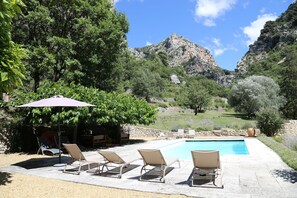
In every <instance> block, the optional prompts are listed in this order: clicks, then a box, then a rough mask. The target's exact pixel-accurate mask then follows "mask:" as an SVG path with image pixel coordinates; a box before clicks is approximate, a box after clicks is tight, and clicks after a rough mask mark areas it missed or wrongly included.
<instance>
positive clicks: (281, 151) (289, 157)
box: [258, 134, 297, 170]
mask: <svg viewBox="0 0 297 198" xmlns="http://www.w3.org/2000/svg"><path fill="white" fill-rule="evenodd" d="M258 139H259V140H260V141H261V142H263V143H264V144H265V145H266V146H268V147H269V148H271V149H272V150H273V151H274V152H276V153H277V154H278V155H279V156H280V157H281V158H282V160H283V161H284V162H285V163H286V164H287V165H288V166H290V167H291V168H293V169H294V170H297V152H295V151H293V150H291V149H289V148H288V147H286V146H285V145H283V144H282V143H279V142H276V141H275V140H274V139H273V138H271V137H267V136H265V135H264V134H261V135H259V136H258Z"/></svg>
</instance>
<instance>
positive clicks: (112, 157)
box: [98, 150, 141, 178]
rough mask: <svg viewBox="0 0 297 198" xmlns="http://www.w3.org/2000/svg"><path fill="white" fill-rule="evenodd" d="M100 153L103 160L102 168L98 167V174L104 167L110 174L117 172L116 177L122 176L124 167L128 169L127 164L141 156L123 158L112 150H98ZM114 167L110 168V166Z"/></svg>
mask: <svg viewBox="0 0 297 198" xmlns="http://www.w3.org/2000/svg"><path fill="white" fill-rule="evenodd" d="M98 153H99V154H100V155H102V156H103V157H104V160H105V162H104V163H103V164H102V168H101V170H100V168H99V174H102V173H103V172H104V168H106V171H107V172H109V173H111V174H117V177H118V178H122V174H123V171H124V169H128V165H130V164H131V163H132V162H134V161H136V160H140V159H141V158H133V159H131V160H124V159H123V158H122V157H120V156H119V155H118V154H117V153H115V152H113V151H104V150H101V151H98ZM111 167H112V168H114V169H110V168H111ZM118 169H119V170H118Z"/></svg>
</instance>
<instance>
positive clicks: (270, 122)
mask: <svg viewBox="0 0 297 198" xmlns="http://www.w3.org/2000/svg"><path fill="white" fill-rule="evenodd" d="M256 120H257V127H258V128H259V129H260V131H261V132H262V133H264V134H265V135H267V136H274V135H275V134H276V133H277V132H278V130H279V129H280V128H281V127H282V124H283V120H282V118H281V116H280V114H279V113H278V111H276V110H274V109H269V108H265V109H261V110H260V111H258V112H257V114H256Z"/></svg>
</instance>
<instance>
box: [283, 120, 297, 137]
mask: <svg viewBox="0 0 297 198" xmlns="http://www.w3.org/2000/svg"><path fill="white" fill-rule="evenodd" d="M281 133H283V134H285V133H294V134H297V120H289V121H288V122H286V123H284V125H283V127H282V129H281Z"/></svg>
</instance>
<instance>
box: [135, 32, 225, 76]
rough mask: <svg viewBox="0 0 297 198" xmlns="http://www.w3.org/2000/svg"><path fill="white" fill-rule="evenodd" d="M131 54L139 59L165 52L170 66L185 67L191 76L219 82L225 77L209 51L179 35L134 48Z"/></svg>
mask: <svg viewBox="0 0 297 198" xmlns="http://www.w3.org/2000/svg"><path fill="white" fill-rule="evenodd" d="M131 52H132V54H134V55H135V56H137V57H139V58H147V57H149V56H151V55H153V54H157V53H159V52H165V53H166V54H167V57H168V66H170V67H177V66H183V67H184V69H185V71H186V73H187V74H189V75H204V76H206V77H209V78H212V79H215V80H218V81H221V80H220V79H222V78H224V76H225V73H224V71H223V69H222V68H220V67H219V66H218V64H217V63H216V61H215V60H214V58H213V56H212V55H211V53H210V52H209V50H207V49H205V48H203V47H201V46H199V45H197V44H195V43H192V42H191V41H189V40H188V39H186V38H184V37H182V36H179V35H177V34H172V35H171V36H169V37H168V38H167V39H165V40H164V41H162V42H160V43H159V44H156V45H150V46H146V47H143V48H133V49H131Z"/></svg>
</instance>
